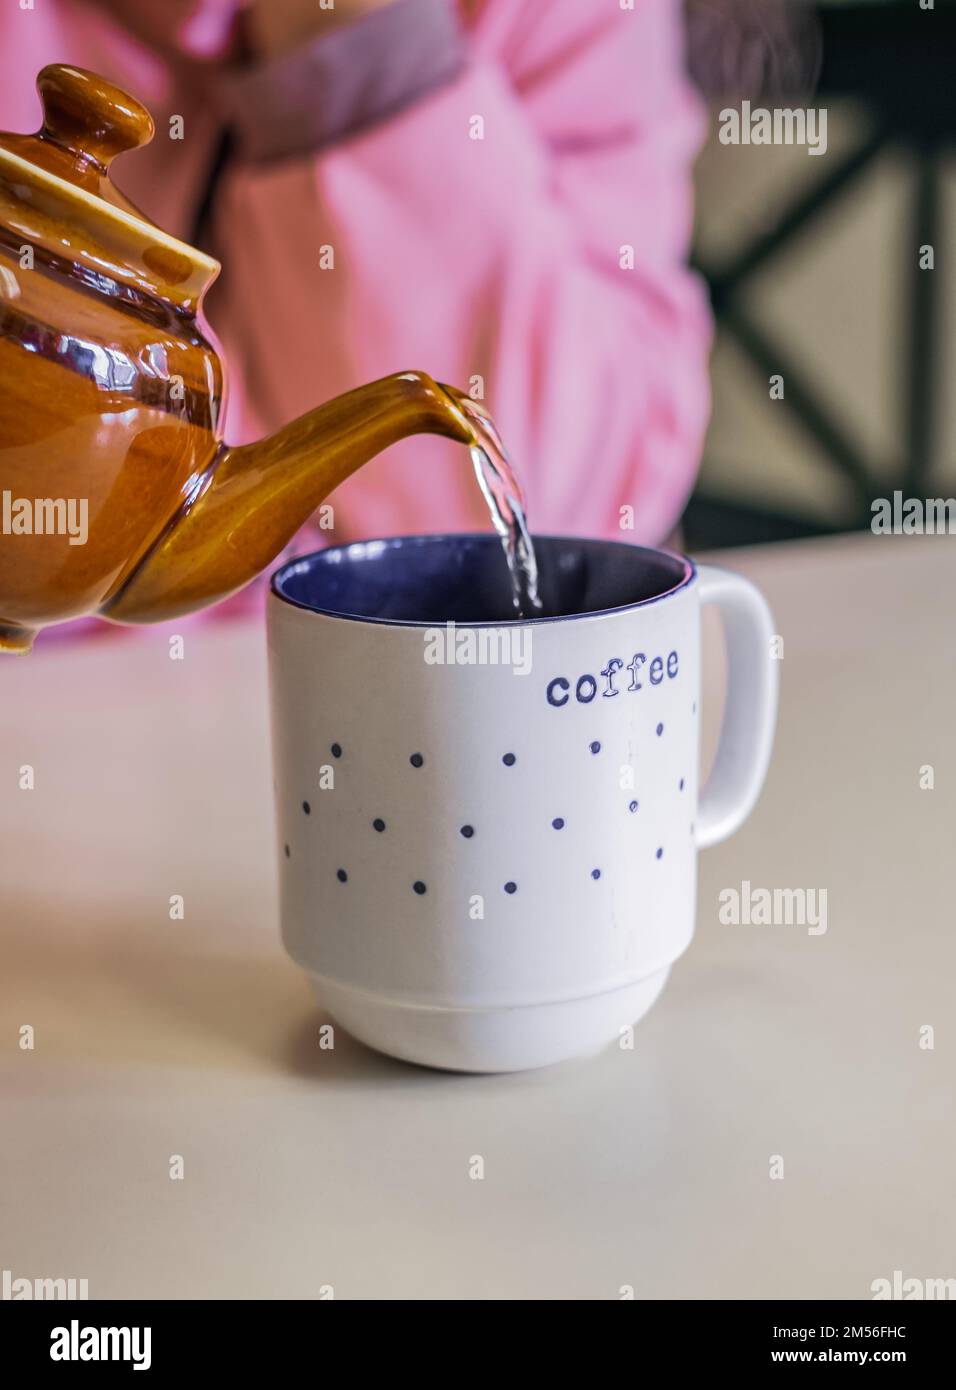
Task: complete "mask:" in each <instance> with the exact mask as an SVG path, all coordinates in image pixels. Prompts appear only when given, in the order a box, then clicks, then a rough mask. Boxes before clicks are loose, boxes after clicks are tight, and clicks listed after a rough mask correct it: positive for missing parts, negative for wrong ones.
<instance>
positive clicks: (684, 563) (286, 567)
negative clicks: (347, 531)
mask: <svg viewBox="0 0 956 1390" xmlns="http://www.w3.org/2000/svg"><path fill="white" fill-rule="evenodd" d="M531 539H532V541H534V542H537V541H549V542H555V541H556V542H559V543H561V542H564V543H567V544H581V543H582V542H586V543H588V544H590V545H599V546H602V547H604V548H605V549H615V550H628V551H640V552H642V553H643V554H645V555H654V556H657V555H663V556H666V557H667V559H669V560H676V561H677V562H678V564H679V565H680V566H681V567H682V569H683V574H682V576H681V578H680V579H679V580H678V582H677V583H676V584H674V585H672V586H671V587H670V588H669V589H665V591H664V592H663V593H662V594H652V595H651V596H650V597H649V598H642V599H636V600H635V601H634V602H633V603H622V604H618V605H616V606H615V607H613V608H592V609H589V610H588V611H587V612H586V613H559V614H557V615H555V616H551V617H531V618H518V617H515V618H500V619H497V620H484V619H482V620H480V621H478V622H458V621H457V620H456V621H455V627H456V628H502V627H543V626H544V625H545V624H546V623H573V622H580V621H582V620H584V619H588V618H603V617H608V616H610V615H612V614H617V613H630V612H634V611H636V610H637V609H640V608H649V607H650V606H651V605H652V604H655V603H662V602H663V601H664V600H665V599H669V598H673V597H674V596H675V595H676V594H679V593H681V592H682V591H683V590H684V589H686V588H688V586H689V585H690V584H692V583H693V581H694V580H695V579H696V577H697V566H696V565H695V563H694V561H693V560H692V559H691V558H690V557H689V556H688V555H682V554H681V553H680V552H679V551H676V550H669V549H668V548H667V547H666V546H655V545H631V544H630V542H628V541H619V540H608V539H606V538H604V537H603V536H555V535H550V534H548V535H537V534H533V535H532V537H531ZM450 541H452V542H454V541H459V542H460V541H481V542H483V543H489V542H492V541H493V542H494V543H495V544H496V545H500V541H499V538H498V536H497V535H496V534H495V533H494V532H488V531H436V532H426V533H423V534H412V535H403V536H373V537H369V538H368V539H366V540H360V541H345V542H343V543H342V544H341V545H330V546H325V547H324V548H322V549H321V550H310V551H309V552H308V553H307V554H305V555H295V556H293V557H292V559H291V560H287V561H286V562H285V564H283V565H280V566H279V568H278V569H276V570H273V572H272V574H271V575H270V576H269V597H270V598H275V599H276V600H278V602H280V603H285V604H288V606H289V607H290V608H298V609H299V610H300V611H301V612H304V613H313V614H315V616H316V617H320V618H337V619H338V620H339V621H340V622H346V623H371V624H373V625H374V626H376V627H411V628H422V629H426V630H427V629H429V628H435V627H442V626H444V624H443V623H442V622H435V621H426V620H424V619H420V618H376V617H373V616H371V615H368V614H364V613H345V612H342V611H341V610H340V609H335V608H319V607H317V606H316V605H314V604H311V603H303V602H302V601H301V600H300V599H296V598H292V597H291V596H290V595H289V594H287V593H284V592H283V591H282V589H281V587H280V585H281V584H282V583H283V582H284V581H285V580H286V579H287V578H290V577H291V576H292V575H294V574H295V573H297V572H300V571H302V570H305V569H307V568H308V567H310V566H311V565H312V564H313V562H315V561H316V560H318V559H320V558H321V557H323V556H326V555H329V554H332V553H334V552H336V551H338V552H339V553H341V554H345V553H347V552H348V551H350V550H352V549H353V548H357V547H360V548H363V549H364V548H366V547H369V546H382V547H385V546H393V547H398V546H401V545H405V544H408V545H412V544H418V545H424V544H428V545H431V544H439V543H440V544H447V543H448V542H450ZM449 621H451V620H450V619H449Z"/></svg>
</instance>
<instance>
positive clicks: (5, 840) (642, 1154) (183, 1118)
mask: <svg viewBox="0 0 956 1390" xmlns="http://www.w3.org/2000/svg"><path fill="white" fill-rule="evenodd" d="M719 558H720V561H721V563H725V564H729V565H730V566H731V567H733V568H736V569H738V570H740V571H741V572H742V573H744V574H747V575H749V576H751V577H752V578H754V579H755V580H756V581H757V582H758V583H759V584H760V585H761V586H762V587H763V589H764V591H765V592H766V594H767V596H768V598H769V599H770V602H771V604H772V606H773V608H774V611H775V616H776V624H777V630H778V632H779V633H780V634H781V636H782V637H783V638H784V659H783V663H782V667H781V671H782V681H783V685H782V703H781V714H780V725H779V733H778V740H777V749H776V754H775V758H774V762H773V766H772V769H771V772H770V776H769V780H768V783H767V787H766V791H765V793H764V796H763V799H762V800H761V802H760V804H759V806H758V808H757V810H756V812H755V813H754V815H753V816H752V818H751V819H750V821H749V822H748V824H747V825H746V826H745V827H744V829H743V830H742V831H741V832H739V833H738V835H737V836H736V837H735V838H734V839H732V840H730V841H729V842H727V843H725V844H723V845H721V846H720V847H718V848H715V849H713V850H710V851H707V852H706V853H704V854H703V855H702V856H701V861H700V907H699V916H698V929H697V935H696V938H695V940H694V943H693V945H692V946H691V948H690V950H689V951H688V953H687V954H686V955H685V957H684V958H683V960H682V961H681V962H679V963H678V965H677V967H676V968H675V970H674V971H673V973H672V976H671V980H670V983H669V985H668V987H667V989H666V990H665V993H664V995H663V996H662V998H661V1000H660V1002H659V1003H658V1004H657V1005H656V1006H655V1008H654V1009H653V1010H652V1012H651V1013H650V1014H649V1015H648V1017H647V1018H646V1019H645V1020H644V1022H642V1023H641V1024H640V1026H639V1028H638V1029H637V1031H636V1034H635V1047H634V1049H633V1050H632V1051H627V1050H621V1049H620V1048H618V1047H616V1046H615V1047H612V1048H610V1049H609V1050H608V1051H606V1052H605V1053H604V1054H602V1055H601V1056H600V1057H598V1058H596V1059H592V1060H589V1061H583V1062H575V1063H570V1064H567V1065H565V1066H562V1067H559V1068H555V1069H552V1070H546V1071H540V1072H532V1073H524V1074H518V1075H510V1076H504V1077H493V1076H488V1077H461V1076H455V1075H449V1074H443V1073H437V1072H429V1071H425V1070H421V1069H417V1068H414V1067H410V1066H406V1065H404V1064H401V1063H398V1062H393V1061H391V1060H389V1059H386V1058H383V1057H379V1056H377V1055H375V1054H373V1053H371V1052H369V1051H367V1050H366V1049H364V1048H362V1047H361V1046H359V1045H358V1044H357V1043H355V1042H353V1041H351V1040H350V1039H349V1038H347V1037H346V1036H344V1035H343V1034H342V1033H341V1032H338V1034H337V1039H336V1047H335V1048H334V1050H331V1051H329V1050H322V1049H320V1047H319V1046H318V1037H319V1028H320V1025H321V1023H322V1022H323V1018H322V1016H321V1014H320V1013H319V1012H318V1010H317V1008H316V1006H315V1005H314V1003H313V1001H312V997H311V995H310V993H309V989H308V986H307V984H306V982H305V979H304V978H303V977H302V976H300V975H299V973H298V972H297V970H296V968H295V967H294V966H293V965H292V964H291V962H289V961H288V960H287V959H286V958H285V957H284V955H283V954H282V951H281V949H280V946H279V942H278V937H277V925H276V898H275V862H274V845H273V834H272V823H271V817H272V810H271V776H270V771H269V755H268V717H267V705H266V687H265V650H264V648H265V643H264V636H263V631H262V627H261V624H260V623H259V622H258V621H256V620H248V619H247V620H242V621H233V622H224V623H220V624H217V623H200V624H195V623H193V624H187V625H182V624H180V625H179V626H178V627H177V626H176V625H175V624H174V625H173V626H172V627H171V628H157V629H149V630H145V631H144V632H142V633H135V634H124V635H118V636H116V637H112V638H110V639H109V640H93V641H87V642H85V643H76V642H72V641H58V640H52V641H48V642H47V643H46V644H44V643H43V642H42V640H41V642H40V644H39V645H38V648H37V650H36V652H35V654H34V655H33V656H32V657H30V658H14V659H11V658H8V659H5V660H4V661H3V663H2V665H0V711H2V731H0V855H2V890H0V893H2V898H0V912H2V935H0V951H2V956H0V1268H5V1269H9V1270H11V1271H12V1274H13V1276H14V1277H20V1276H26V1277H30V1278H39V1277H51V1278H52V1277H69V1276H73V1277H77V1278H87V1279H88V1280H89V1289H90V1297H91V1298H96V1297H133V1298H139V1297H161V1298H173V1297H189V1298H196V1297H207V1296H221V1297H287V1298H317V1297H319V1296H320V1295H321V1294H322V1292H323V1290H326V1291H327V1290H328V1289H329V1287H331V1288H332V1289H333V1290H334V1296H335V1297H336V1298H354V1297H364V1298H495V1297H499V1298H617V1297H619V1296H620V1290H621V1288H622V1286H630V1287H631V1288H633V1290H634V1294H635V1296H636V1297H638V1298H650V1297H690V1298H716V1297H730V1296H742V1297H747V1298H777V1297H781V1298H783V1297H795V1298H803V1297H811V1296H819V1297H838V1298H866V1297H869V1296H870V1287H871V1284H872V1282H873V1280H875V1279H878V1278H881V1277H887V1278H892V1275H893V1271H894V1270H901V1271H903V1273H904V1275H905V1276H906V1277H918V1278H922V1279H927V1278H936V1277H951V1276H956V1243H954V1227H956V1213H954V1201H953V1196H952V1173H953V1156H954V1139H956V1114H954V1105H953V1080H954V1072H956V1068H954V1048H956V1038H954V1031H956V1018H954V1010H953V996H954V990H953V981H954V974H956V970H954V967H956V933H954V921H953V917H954V910H953V902H954V891H953V859H954V845H953V839H954V836H953V831H954V824H956V819H954V811H956V793H954V786H956V699H954V694H956V629H954V623H953V617H952V595H953V590H954V585H956V549H954V547H953V543H952V541H950V540H947V539H946V538H938V539H937V538H928V537H927V538H924V537H901V538H896V539H894V538H883V537H880V538H875V537H859V538H853V539H842V540H837V541H826V542H812V543H799V544H795V545H787V546H780V547H775V548H773V549H765V550H753V551H742V552H735V553H723V554H722V555H721V556H720V557H719ZM170 631H181V632H183V633H184V635H185V641H186V645H185V659H184V660H182V661H172V660H170V659H169V649H168V638H169V633H170ZM708 646H709V647H710V648H711V656H712V658H713V659H712V660H711V661H710V663H709V665H710V673H709V675H708V684H707V690H706V691H705V700H704V704H705V714H706V717H707V727H708V730H709V733H708V738H709V740H710V741H711V742H712V739H713V727H714V725H715V723H716V721H717V719H718V718H719V702H720V695H719V690H720V684H721V671H720V665H721V655H720V648H719V643H718V642H717V640H716V633H715V631H714V630H713V629H708ZM26 764H29V765H31V766H32V767H33V768H34V769H35V788H34V790H32V791H27V790H21V789H20V787H19V785H18V781H19V769H20V768H21V767H22V766H24V765H26ZM927 765H930V766H932V768H933V769H934V774H935V788H934V789H933V790H927V789H921V787H920V769H921V767H925V766H927ZM745 879H746V880H749V881H750V882H751V883H752V884H753V885H754V887H760V886H762V887H770V888H772V887H791V888H798V887H805V888H815V889H822V888H825V889H826V890H827V894H828V930H827V932H826V933H825V934H821V935H810V934H809V933H808V932H807V931H806V929H805V928H800V927H796V926H791V927H787V926H778V927H767V926H725V925H721V923H720V921H719V919H718V894H719V892H720V890H721V889H722V888H725V887H729V886H738V887H739V885H740V884H741V883H742V881H743V880H745ZM172 894H181V895H182V896H183V899H184V905H185V917H184V919H183V920H181V921H178V920H170V916H169V899H170V896H171V895H172ZM25 1025H29V1026H30V1027H32V1028H33V1029H34V1041H35V1046H34V1048H33V1050H32V1051H31V1050H24V1049H23V1048H21V1046H20V1037H21V1034H20V1029H21V1028H22V1027H23V1026H25ZM926 1025H930V1026H931V1027H932V1028H933V1029H934V1030H935V1038H934V1040H935V1046H934V1047H933V1048H932V1049H930V1048H927V1047H925V1046H924V1047H921V1046H920V1036H921V1033H920V1030H921V1029H923V1028H925V1026H926ZM924 1036H926V1035H924ZM173 1155H181V1156H182V1162H183V1178H182V1180H180V1181H175V1180H171V1178H170V1162H171V1157H172V1156H173ZM473 1155H481V1156H482V1158H483V1160H484V1165H485V1176H484V1178H483V1179H482V1180H479V1181H476V1180H474V1179H472V1178H471V1177H470V1176H469V1171H470V1160H471V1158H472V1156H473ZM774 1155H779V1156H781V1157H782V1159H783V1164H784V1167H783V1173H784V1176H783V1178H782V1179H779V1178H778V1179H772V1178H771V1177H770V1172H771V1165H772V1163H773V1161H774V1160H773V1156H774ZM326 1296H327V1292H326Z"/></svg>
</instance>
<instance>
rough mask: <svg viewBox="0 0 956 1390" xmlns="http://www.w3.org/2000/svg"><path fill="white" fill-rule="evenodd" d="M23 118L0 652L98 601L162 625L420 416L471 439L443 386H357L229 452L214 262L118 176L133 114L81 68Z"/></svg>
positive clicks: (421, 421) (230, 587)
mask: <svg viewBox="0 0 956 1390" xmlns="http://www.w3.org/2000/svg"><path fill="white" fill-rule="evenodd" d="M37 85H38V88H39V91H40V96H41V99H42V101H43V108H44V122H43V126H42V128H41V130H40V131H39V132H38V133H37V134H36V135H4V134H0V650H8V651H26V650H29V648H30V645H31V643H32V640H33V637H34V635H35V633H36V630H37V629H38V628H41V627H43V626H45V625H46V624H48V623H54V622H62V621H64V620H65V619H68V618H73V617H78V616H80V615H82V614H89V613H98V614H99V615H101V616H102V617H104V618H108V619H110V620H112V621H114V622H119V623H143V622H158V621H161V620H163V619H166V618H171V617H175V616H176V615H178V614H181V613H188V612H190V611H191V610H193V609H196V608H201V607H203V606H205V605H206V604H210V603H215V602H216V601H217V600H219V599H222V598H225V597H226V596H227V595H228V594H231V593H233V592H235V590H237V589H239V588H241V587H242V585H244V584H246V583H247V582H248V581H249V580H250V579H252V578H253V577H254V576H255V575H256V574H258V573H259V571H260V570H261V569H262V568H263V567H264V566H265V565H267V564H268V563H269V561H270V560H272V559H273V558H274V557H275V556H276V555H277V554H278V553H279V551H280V550H281V549H282V548H283V546H284V545H285V544H286V543H287V541H288V540H289V539H290V537H291V536H292V535H293V534H294V533H295V531H296V530H297V529H298V528H299V527H300V526H301V525H302V523H303V522H304V521H305V520H306V519H307V518H308V516H309V515H310V513H311V512H312V511H313V510H314V509H315V508H316V506H318V504H319V503H320V502H321V501H322V499H323V498H324V497H325V496H327V494H328V493H329V492H330V491H331V490H332V489H333V488H334V487H336V485H337V484H338V483H340V482H342V480H343V479H344V478H346V477H348V475H349V474H350V473H353V472H354V471H355V470H356V469H357V468H358V467H360V466H361V464H363V463H364V462H365V461H366V460H368V459H369V458H371V457H372V456H373V455H374V454H377V453H378V452H379V451H380V450H382V449H384V448H385V447H386V446H387V445H389V444H392V443H394V442H395V441H396V440H398V439H401V438H403V437H404V436H406V435H410V434H416V433H424V432H428V433H436V434H444V435H447V436H449V437H451V438H453V439H458V440H460V441H461V442H463V443H471V442H472V441H473V438H474V434H473V430H472V428H471V427H470V426H469V424H468V421H467V419H466V417H465V414H464V413H463V411H462V409H461V406H460V404H459V403H460V402H461V401H463V400H464V398H463V397H461V396H460V395H459V393H458V392H456V391H454V390H453V389H451V388H448V387H443V386H440V385H439V384H438V383H436V382H435V381H433V380H432V379H431V378H430V377H428V376H426V375H425V374H424V373H421V372H402V373H399V374H397V375H395V376H391V377H386V378H385V379H384V380H382V381H377V382H372V383H371V384H370V385H368V386H363V387H360V388H359V389H358V390H355V391H351V392H349V393H348V394H347V395H344V396H339V397H338V398H337V399H336V400H334V401H331V402H329V403H328V404H327V405H324V406H320V407H319V408H318V409H316V410H314V411H312V412H311V413H310V414H308V415H305V416H303V417H302V418H301V419H299V420H296V421H294V422H293V423H292V424H291V425H287V426H286V427H285V428H284V429H282V430H280V431H279V433H278V434H275V435H273V436H272V437H271V438H269V439H263V440H261V441H260V442H259V443H257V444H249V445H246V446H244V447H241V448H230V447H229V446H228V445H227V444H225V443H224V442H223V441H222V440H221V438H220V434H219V430H218V426H217V420H218V411H219V405H220V402H221V401H222V397H223V373H222V366H221V364H220V361H219V358H218V356H217V354H216V350H215V348H214V347H213V345H212V344H211V342H210V339H209V336H208V329H207V328H206V326H205V323H204V320H203V316H202V299H203V295H204V294H205V292H206V290H207V289H208V288H209V286H210V285H211V284H212V282H213V280H214V279H215V277H216V275H217V274H218V273H219V265H218V264H217V262H216V261H214V260H212V259H211V258H210V257H208V256H206V255H203V254H202V253H201V252H200V251H196V250H194V249H193V248H192V247H190V246H187V245H185V244H184V243H182V242H179V241H176V240H174V239H173V238H172V237H171V236H167V235H166V233H165V232H162V231H160V230H159V229H158V228H157V227H155V226H154V225H153V224H152V223H151V222H149V221H148V220H147V219H146V218H145V217H144V216H143V215H142V214H141V213H140V212H139V211H138V210H137V209H136V208H135V207H133V206H132V204H130V203H129V202H127V200H126V199H125V198H124V197H123V196H122V194H121V193H120V192H119V191H118V190H117V189H116V188H115V187H114V185H113V184H112V182H111V181H110V177H109V164H110V161H111V160H112V159H113V157H114V156H115V155H117V154H120V153H121V152H122V151H124V150H128V149H133V148H134V147H136V146H137V145H142V144H145V143H146V142H147V141H149V140H150V139H151V138H152V134H153V122H152V119H151V117H150V115H149V112H148V111H147V110H146V109H145V108H144V107H143V106H141V105H140V104H139V103H138V102H137V101H135V100H134V99H133V98H132V97H130V96H127V95H126V93H125V92H122V91H120V90H119V88H117V87H114V86H112V85H111V84H110V83H108V82H106V81H104V80H103V79H102V78H100V77H97V76H96V75H95V74H93V73H89V72H84V71H82V70H80V69H79V68H73V67H67V66H63V65H59V64H56V65H53V66H51V67H47V68H44V69H43V71H42V72H41V73H40V76H39V78H38V80H37Z"/></svg>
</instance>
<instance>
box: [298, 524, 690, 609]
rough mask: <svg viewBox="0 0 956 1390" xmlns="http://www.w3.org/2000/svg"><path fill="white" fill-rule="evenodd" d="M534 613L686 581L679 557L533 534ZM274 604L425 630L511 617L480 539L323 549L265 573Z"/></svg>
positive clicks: (643, 595) (606, 605) (498, 571)
mask: <svg viewBox="0 0 956 1390" xmlns="http://www.w3.org/2000/svg"><path fill="white" fill-rule="evenodd" d="M534 547H535V553H536V555H537V557H538V570H539V580H540V584H539V587H540V594H541V599H542V603H543V608H542V610H541V612H540V614H538V615H537V617H536V618H535V621H542V620H545V621H547V620H548V619H551V620H553V619H556V618H568V617H576V616H583V615H584V614H589V613H590V614H593V613H603V612H607V611H609V610H612V609H615V608H628V607H632V606H634V605H636V604H642V603H650V602H653V601H654V600H655V599H661V598H664V597H665V596H666V595H668V594H671V593H673V592H674V591H675V590H676V589H679V588H682V587H683V586H684V585H685V584H688V583H690V580H691V579H692V577H693V574H694V567H693V565H692V564H691V562H690V561H689V560H686V559H684V558H683V557H682V556H678V555H672V554H669V553H668V552H666V551H662V550H649V549H646V548H644V547H643V546H636V545H627V544H625V543H623V542H621V541H602V540H580V539H574V538H566V537H560V536H535V538H534ZM272 589H273V592H274V593H275V594H277V595H278V597H279V598H282V599H285V600H286V601H287V602H289V603H293V604H295V605H296V606H297V607H299V608H308V609H311V610H312V611H313V612H316V613H325V614H328V615H330V616H333V617H343V618H344V617H348V618H358V619H364V620H365V621H368V622H388V623H400V624H401V623H411V624H419V623H420V624H424V625H427V626H433V625H435V624H441V623H447V622H455V623H465V624H468V625H474V624H476V623H496V624H500V623H505V622H516V621H524V620H521V619H517V618H516V616H515V610H514V606H513V602H512V597H511V584H510V579H509V574H508V567H507V564H506V562H505V556H504V551H503V549H502V545H501V542H500V540H499V539H498V537H497V536H496V535H494V534H487V535H448V536H396V537H393V538H392V539H390V540H376V541H360V542H357V543H355V544H352V545H342V546H333V547H330V548H329V549H328V550H319V551H316V552H315V553H314V554H312V555H304V556H302V557H300V558H299V559H296V560H292V561H290V562H289V563H288V564H286V565H283V566H282V568H281V569H279V570H277V571H276V572H275V574H274V575H273V577H272Z"/></svg>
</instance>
